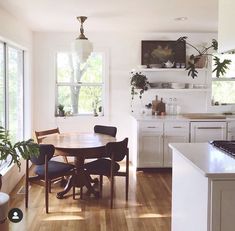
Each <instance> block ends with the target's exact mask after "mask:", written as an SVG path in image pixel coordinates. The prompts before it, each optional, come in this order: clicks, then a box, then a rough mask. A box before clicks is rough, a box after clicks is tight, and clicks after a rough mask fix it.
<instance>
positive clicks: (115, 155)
mask: <svg viewBox="0 0 235 231" xmlns="http://www.w3.org/2000/svg"><path fill="white" fill-rule="evenodd" d="M105 150H106V154H108V156H109V159H106V158H100V159H97V160H95V161H92V162H90V163H87V164H85V165H84V167H85V170H86V171H87V173H88V174H91V175H100V178H101V180H100V185H101V188H102V183H103V176H107V177H108V178H110V181H111V202H110V207H111V208H113V194H114V176H123V177H126V201H127V200H128V185H129V149H128V138H125V139H124V140H123V141H120V142H110V143H108V144H107V145H106V148H105ZM125 157H126V166H125V171H123V172H122V171H119V169H120V165H119V164H118V162H120V161H122V160H123V159H124V158H125Z"/></svg>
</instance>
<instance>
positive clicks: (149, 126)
mask: <svg viewBox="0 0 235 231" xmlns="http://www.w3.org/2000/svg"><path fill="white" fill-rule="evenodd" d="M147 128H157V127H154V126H149V127H147Z"/></svg>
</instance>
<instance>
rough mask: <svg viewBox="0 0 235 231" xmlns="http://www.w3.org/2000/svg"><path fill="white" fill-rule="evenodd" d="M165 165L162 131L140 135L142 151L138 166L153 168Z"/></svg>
mask: <svg viewBox="0 0 235 231" xmlns="http://www.w3.org/2000/svg"><path fill="white" fill-rule="evenodd" d="M162 166H163V136H162V134H161V133H146V132H142V133H141V135H140V153H139V159H138V167H140V168H149V167H150V168H151V167H162Z"/></svg>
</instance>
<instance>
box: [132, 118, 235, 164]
mask: <svg viewBox="0 0 235 231" xmlns="http://www.w3.org/2000/svg"><path fill="white" fill-rule="evenodd" d="M226 139H228V140H235V121H229V122H225V121H216V122H214V121H205V122H201V121H200V122H199V121H192V122H190V121H160V122H159V121H138V139H137V166H136V167H137V168H158V167H171V166H172V153H171V149H170V148H169V146H168V144H169V143H187V142H193V143H197V142H208V141H211V140H226Z"/></svg>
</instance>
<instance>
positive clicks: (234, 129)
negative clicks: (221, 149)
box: [227, 121, 235, 140]
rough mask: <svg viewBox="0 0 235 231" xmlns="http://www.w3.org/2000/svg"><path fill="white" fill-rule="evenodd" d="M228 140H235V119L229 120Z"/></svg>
mask: <svg viewBox="0 0 235 231" xmlns="http://www.w3.org/2000/svg"><path fill="white" fill-rule="evenodd" d="M227 134H228V135H227V140H235V121H229V122H228V133H227Z"/></svg>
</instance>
